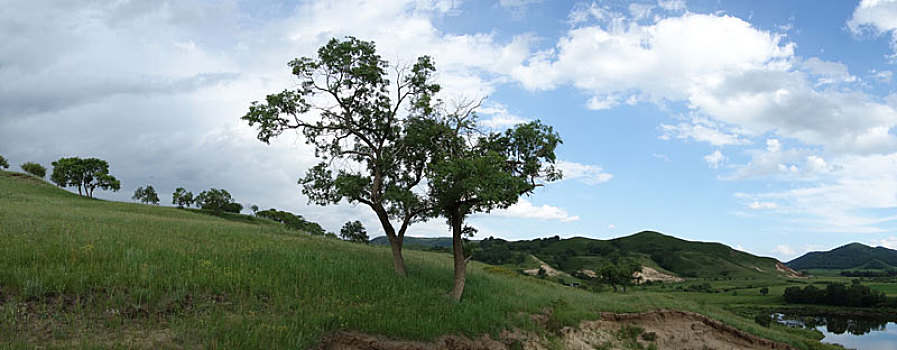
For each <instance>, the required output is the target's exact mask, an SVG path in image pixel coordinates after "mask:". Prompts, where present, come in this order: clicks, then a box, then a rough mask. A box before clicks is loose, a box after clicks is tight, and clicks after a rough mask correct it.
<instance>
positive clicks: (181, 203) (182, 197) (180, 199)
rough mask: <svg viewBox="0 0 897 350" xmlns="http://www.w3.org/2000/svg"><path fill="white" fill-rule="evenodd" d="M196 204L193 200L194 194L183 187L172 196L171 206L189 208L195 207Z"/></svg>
mask: <svg viewBox="0 0 897 350" xmlns="http://www.w3.org/2000/svg"><path fill="white" fill-rule="evenodd" d="M194 202H195V198H193V192H187V190H186V189H184V188H183V187H178V188H177V189H175V190H174V193H172V194H171V204H175V205H177V206H178V208H182V209H183V208H184V207H189V206H191V205H193V203H194Z"/></svg>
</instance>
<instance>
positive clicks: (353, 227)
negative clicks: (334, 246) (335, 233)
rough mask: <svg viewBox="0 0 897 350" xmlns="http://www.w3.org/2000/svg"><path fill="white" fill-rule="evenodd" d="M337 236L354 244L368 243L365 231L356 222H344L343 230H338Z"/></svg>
mask: <svg viewBox="0 0 897 350" xmlns="http://www.w3.org/2000/svg"><path fill="white" fill-rule="evenodd" d="M339 236H340V237H341V238H342V239H345V240H347V241H350V242H356V243H364V244H367V243H368V241H370V238H369V237H368V232H367V230H365V229H364V225H362V224H361V221H358V220H355V221H348V222H346V224H345V225H343V228H342V229H340V231H339Z"/></svg>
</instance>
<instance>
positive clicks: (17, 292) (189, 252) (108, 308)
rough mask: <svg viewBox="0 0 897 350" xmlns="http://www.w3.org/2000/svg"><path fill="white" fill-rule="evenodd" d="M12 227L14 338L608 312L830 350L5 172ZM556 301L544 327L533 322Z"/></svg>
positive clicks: (99, 342) (650, 300)
mask: <svg viewBox="0 0 897 350" xmlns="http://www.w3.org/2000/svg"><path fill="white" fill-rule="evenodd" d="M0 223H2V225H0V242H3V244H0V344H2V345H4V347H10V348H34V347H35V346H38V345H39V346H41V347H46V348H73V347H74V348H226V349H232V348H234V349H240V348H259V347H265V348H309V347H314V346H315V345H316V344H318V343H319V342H320V341H321V339H322V338H323V337H324V336H325V335H327V334H329V333H331V332H334V331H337V330H349V331H356V332H362V333H369V334H380V335H386V336H388V337H391V338H396V339H409V340H431V339H434V338H436V337H438V336H440V335H444V334H455V335H464V336H468V337H478V336H480V335H482V334H491V335H493V337H495V336H496V335H497V334H498V333H499V332H501V331H502V330H506V329H514V328H519V329H522V330H525V331H532V332H536V333H538V334H541V335H542V336H544V337H547V338H551V337H552V336H553V334H554V333H553V332H554V331H556V330H558V329H560V328H561V327H564V326H572V325H576V324H578V323H579V322H580V321H582V320H587V319H595V318H597V317H598V314H597V312H598V311H610V312H635V311H646V310H651V309H658V308H669V309H679V310H688V311H696V312H699V313H702V314H705V315H707V316H709V317H711V318H714V319H717V320H720V321H722V322H724V323H726V324H729V325H732V326H734V327H736V328H739V329H742V330H744V331H747V332H749V333H753V334H756V335H759V336H762V337H765V338H768V339H772V340H776V341H781V342H785V343H789V344H792V345H794V346H796V347H797V348H800V349H814V348H828V346H826V345H822V344H820V343H818V342H817V341H815V340H814V338H818V334H814V333H810V332H806V331H799V330H794V329H788V328H785V327H782V326H777V325H773V326H772V327H770V328H765V327H761V326H759V325H757V324H756V323H754V322H753V320H752V319H750V318H748V317H744V315H739V314H737V313H734V312H732V311H729V310H727V309H725V308H723V307H721V306H720V305H719V304H717V303H713V302H701V301H700V300H697V301H696V300H695V299H692V298H687V297H683V295H684V294H685V293H668V292H664V291H659V290H657V291H652V290H645V291H632V292H630V293H626V294H617V293H610V292H607V293H593V292H589V291H585V290H580V289H576V288H569V287H565V286H562V285H560V284H557V283H551V282H548V281H543V280H539V279H536V278H532V277H526V276H520V275H518V274H516V273H512V272H511V271H509V270H506V269H502V268H498V267H492V266H489V265H484V264H481V263H475V262H474V263H471V264H470V266H469V267H468V271H469V272H468V282H467V283H468V284H467V289H466V291H465V295H464V298H463V300H462V301H461V302H460V303H458V302H454V301H452V300H450V299H449V298H448V297H446V296H445V295H446V292H447V291H448V290H449V288H450V286H451V280H452V274H451V271H452V265H451V263H452V262H451V258H450V256H449V255H447V254H442V253H434V252H424V251H407V252H406V261H407V266H408V276H407V277H406V278H401V277H397V276H396V275H395V274H394V273H393V271H392V267H391V266H392V263H391V257H390V252H389V249H387V248H384V247H375V246H368V245H363V244H356V243H349V242H343V241H339V240H335V239H326V238H322V237H313V236H309V235H305V234H303V233H301V232H297V231H294V230H289V229H286V228H284V227H283V225H281V224H278V223H274V222H270V221H267V220H262V219H258V218H254V217H250V216H229V217H217V216H213V215H207V214H203V213H197V212H194V211H187V210H179V209H176V208H170V207H161V206H152V205H142V204H136V203H119V202H107V201H102V200H88V199H84V198H81V197H79V196H78V195H76V194H72V193H69V192H66V191H63V190H61V189H59V188H57V187H55V186H52V185H50V184H48V183H46V182H45V181H43V180H40V179H37V178H34V177H31V176H29V175H23V174H17V173H10V172H2V171H0ZM771 294H772V293H771ZM779 295H780V294H779ZM745 297H747V296H745ZM765 298H773V297H772V296H769V297H765ZM548 311H550V314H551V318H550V320H549V321H548V322H547V323H546V324H544V325H537V324H535V323H533V321H532V320H531V318H530V317H529V315H531V314H537V313H548Z"/></svg>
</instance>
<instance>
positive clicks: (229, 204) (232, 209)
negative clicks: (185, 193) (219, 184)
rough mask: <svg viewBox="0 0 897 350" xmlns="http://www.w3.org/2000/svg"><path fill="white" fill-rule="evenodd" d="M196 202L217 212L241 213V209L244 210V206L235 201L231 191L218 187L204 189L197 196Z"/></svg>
mask: <svg viewBox="0 0 897 350" xmlns="http://www.w3.org/2000/svg"><path fill="white" fill-rule="evenodd" d="M195 203H196V205H197V206H199V207H200V208H202V209H203V210H210V211H213V212H215V213H220V212H229V213H239V212H240V210H243V206H242V205H240V204H238V203H235V202H234V199H233V197H231V195H230V193H229V192H227V191H226V190H223V189H218V188H212V189H209V190H208V191H202V193H200V194H199V195H197V196H196V198H195Z"/></svg>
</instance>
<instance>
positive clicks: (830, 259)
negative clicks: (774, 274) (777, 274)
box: [786, 243, 897, 270]
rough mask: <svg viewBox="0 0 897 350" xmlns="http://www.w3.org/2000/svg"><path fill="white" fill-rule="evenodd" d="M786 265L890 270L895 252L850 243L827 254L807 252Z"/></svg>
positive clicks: (896, 265) (894, 265)
mask: <svg viewBox="0 0 897 350" xmlns="http://www.w3.org/2000/svg"><path fill="white" fill-rule="evenodd" d="M786 265H788V266H789V267H791V268H792V269H798V270H804V269H826V270H845V269H863V270H880V269H890V268H897V250H893V249H888V248H885V247H875V248H872V247H870V246H867V245H863V244H860V243H851V244H848V245H845V246H842V247H838V248H835V249H832V250H830V251H827V252H809V253H807V254H804V255H803V256H801V257H799V258H797V259H794V260H791V261H789V262H788V263H786Z"/></svg>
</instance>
